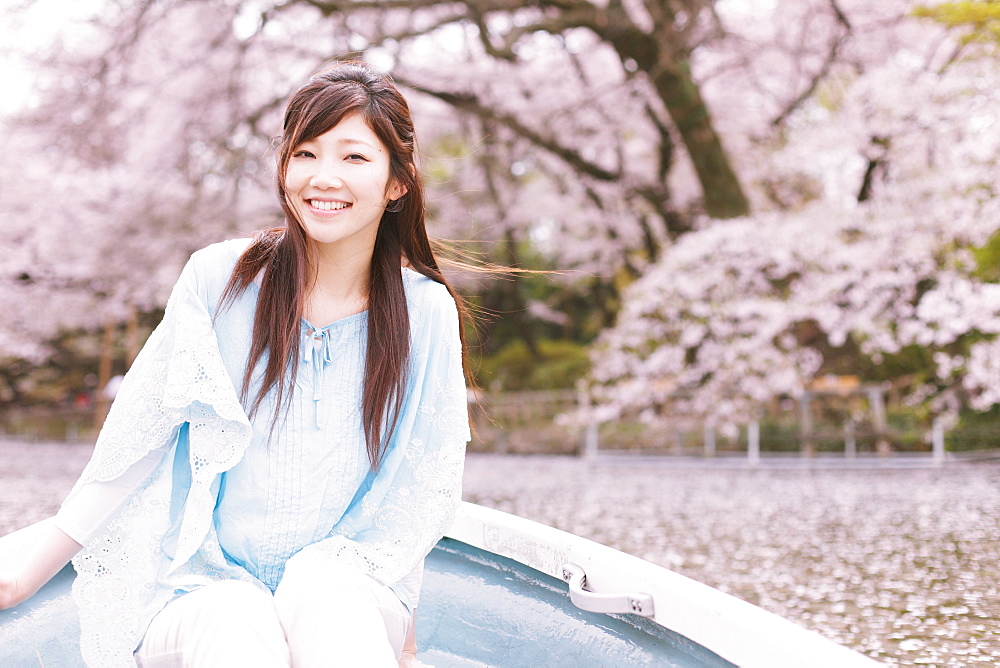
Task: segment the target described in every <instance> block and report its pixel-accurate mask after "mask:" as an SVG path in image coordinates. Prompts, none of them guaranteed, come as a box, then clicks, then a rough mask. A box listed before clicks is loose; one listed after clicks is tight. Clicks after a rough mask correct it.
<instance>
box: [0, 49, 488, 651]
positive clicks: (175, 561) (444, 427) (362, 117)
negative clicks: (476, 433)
mask: <svg viewBox="0 0 1000 668" xmlns="http://www.w3.org/2000/svg"><path fill="white" fill-rule="evenodd" d="M414 146H415V142H414V133H413V124H412V119H411V117H410V113H409V109H408V107H407V104H406V101H405V100H404V99H403V97H402V96H401V95H400V93H399V91H398V90H397V89H396V87H395V86H394V85H393V84H392V82H391V81H390V80H389V78H388V77H387V76H386V75H384V74H382V73H380V72H377V71H375V70H373V69H371V68H370V67H368V66H366V65H363V64H358V63H347V64H340V65H336V66H334V67H331V68H330V69H328V70H326V71H323V72H320V73H319V74H317V75H315V76H314V77H313V78H312V79H310V80H309V81H308V82H307V83H306V84H305V85H304V86H303V87H302V88H300V89H299V90H298V91H297V92H296V93H295V94H294V95H293V96H292V97H291V99H290V101H289V103H288V107H287V111H286V113H285V117H284V126H283V133H282V137H281V146H280V150H279V153H278V169H277V184H276V185H277V190H278V199H279V203H280V205H281V207H282V209H283V210H284V213H285V218H286V225H285V226H284V227H282V228H276V229H271V230H264V231H262V232H260V233H259V234H258V235H257V236H256V237H255V238H254V239H253V240H245V239H244V240H233V241H227V242H224V243H220V244H215V245H213V246H210V247H209V248H206V249H203V250H201V251H199V252H197V253H195V254H194V255H193V256H192V258H191V260H190V261H189V263H188V265H187V267H185V269H184V272H183V273H182V275H181V277H180V280H179V281H178V283H177V285H176V286H175V288H174V291H173V293H172V295H171V298H170V301H169V303H168V306H167V310H166V313H165V315H164V320H163V322H162V323H161V324H160V326H159V327H158V328H157V329H156V331H155V332H154V333H153V335H152V336H151V337H150V339H149V341H148V342H147V344H146V346H145V348H144V349H143V351H142V353H141V354H140V356H139V357H138V358H137V359H136V361H135V364H134V365H133V367H132V369H131V370H130V371H129V374H128V375H127V377H126V378H125V380H124V381H123V382H122V384H121V388H120V390H119V393H118V395H117V397H116V399H115V403H114V406H113V407H112V409H111V412H110V414H109V416H108V420H107V422H106V424H105V427H104V429H103V430H102V432H101V435H100V437H99V439H98V443H97V447H96V449H95V452H94V456H93V459H92V460H91V462H90V464H88V466H87V468H86V470H85V471H84V473H83V474H82V476H81V478H80V480H79V482H78V483H77V485H76V486H75V487H74V489H73V491H72V492H71V493H70V495H69V497H68V498H67V500H66V501H65V502H64V503H63V506H62V508H61V509H60V511H59V513H58V514H57V516H56V518H55V521H54V522H51V523H48V524H47V525H46V527H45V531H44V535H43V536H41V537H40V539H39V540H38V542H37V546H36V547H33V548H32V550H31V552H30V553H27V554H25V555H23V560H22V563H23V566H21V567H18V568H16V569H15V570H14V571H12V572H2V571H0V607H9V606H11V605H17V604H18V603H19V602H20V601H23V600H25V599H26V598H28V597H30V596H31V595H32V594H33V593H34V592H35V591H37V590H38V589H39V588H40V587H41V586H42V584H44V583H45V582H46V580H48V579H49V578H50V577H52V575H53V574H55V573H57V572H58V571H59V570H60V569H61V568H62V566H63V565H64V564H65V562H66V560H67V559H69V558H70V557H71V556H72V555H73V554H74V553H76V552H77V551H79V550H80V549H81V546H82V548H83V549H82V551H80V554H79V555H78V556H77V557H76V558H75V559H74V566H75V567H76V570H77V580H76V584H75V585H74V589H75V591H76V593H77V605H78V607H79V609H80V612H81V615H80V617H81V626H82V628H81V631H82V639H81V649H82V652H83V656H84V658H85V659H86V661H87V662H88V664H89V665H94V666H102V667H104V666H118V665H121V666H126V665H134V664H133V661H137V662H138V663H139V665H146V666H152V665H155V666H173V665H178V666H180V665H183V666H220V665H240V666H268V667H271V666H286V665H292V664H294V665H297V666H325V665H329V664H330V663H331V661H332V662H335V663H338V664H345V665H364V666H396V665H397V661H399V660H400V659H401V658H402V655H403V648H404V643H405V642H406V639H407V635H408V633H410V632H411V631H412V619H413V612H414V609H415V607H416V605H417V601H418V597H419V592H420V584H421V576H422V570H423V559H424V557H425V555H427V553H428V552H429V551H430V550H431V548H432V547H433V546H434V545H435V544H436V543H437V541H438V540H439V539H440V538H441V536H442V535H443V533H444V531H445V529H446V528H447V527H448V526H449V525H450V523H451V521H452V518H453V516H454V514H455V511H456V508H457V506H458V503H459V501H460V486H461V477H462V466H463V461H464V449H465V444H466V442H467V441H468V439H469V435H470V434H469V424H468V413H467V399H466V387H465V377H464V373H463V366H464V365H463V349H464V342H463V336H462V329H461V319H462V314H463V308H462V304H461V301H460V300H459V299H458V298H457V296H456V295H455V294H454V293H453V292H452V290H451V288H450V287H449V286H448V285H447V283H446V281H445V280H444V277H443V276H442V275H441V272H440V271H439V269H438V264H437V260H436V258H435V257H434V255H433V253H432V252H431V246H430V241H429V239H428V238H427V232H426V228H425V225H424V202H423V189H422V186H421V178H420V175H419V172H418V171H417V169H416V166H415V165H416V161H415V155H414ZM390 202H391V206H390ZM240 378H242V382H241V383H240V382H235V383H234V379H240ZM109 618H115V619H120V620H131V622H132V623H128V624H123V625H114V626H113V627H112V626H111V625H107V624H102V623H101V620H106V619H109Z"/></svg>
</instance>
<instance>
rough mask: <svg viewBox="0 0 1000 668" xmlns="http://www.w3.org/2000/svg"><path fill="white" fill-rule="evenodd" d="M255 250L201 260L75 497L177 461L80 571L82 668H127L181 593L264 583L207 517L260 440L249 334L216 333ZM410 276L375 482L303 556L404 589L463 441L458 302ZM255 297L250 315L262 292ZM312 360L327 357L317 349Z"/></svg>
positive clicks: (451, 490) (446, 510) (457, 468)
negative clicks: (245, 377) (153, 460)
mask: <svg viewBox="0 0 1000 668" xmlns="http://www.w3.org/2000/svg"><path fill="white" fill-rule="evenodd" d="M246 243H247V242H246V240H238V241H231V242H224V243H222V244H216V245H214V246H210V247H208V248H206V249H204V250H202V251H199V252H198V253H195V254H194V255H193V256H192V258H191V260H190V261H189V262H188V264H187V266H186V267H185V269H184V271H183V273H182V274H181V277H180V279H179V280H178V282H177V284H176V286H175V287H174V290H173V292H172V294H171V296H170V299H169V301H168V304H167V309H166V313H165V315H164V318H163V321H162V322H161V323H160V325H159V326H158V327H157V328H156V330H155V331H154V332H153V334H152V335H151V336H150V338H149V341H148V342H147V343H146V345H145V346H144V347H143V350H142V352H141V353H140V355H139V356H138V357H137V358H136V360H135V363H134V364H133V366H132V368H131V369H130V371H129V372H128V374H127V375H126V377H125V380H124V381H123V382H122V384H121V387H120V389H119V392H118V395H117V397H116V399H115V402H114V405H113V406H112V408H111V411H110V413H109V415H108V418H107V421H106V423H105V426H104V428H103V429H102V431H101V434H100V436H99V438H98V441H97V445H96V448H95V451H94V455H93V458H92V460H91V461H90V463H89V464H88V465H87V467H86V469H85V470H84V472H83V474H82V475H81V477H80V480H79V481H78V482H77V484H76V486H75V487H74V490H73V491H72V492H71V493H70V495H69V497H68V498H67V502H66V503H71V502H72V499H73V497H74V494H75V493H76V492H77V491H78V490H79V489H80V488H82V487H83V486H85V485H88V484H89V483H94V482H98V483H99V482H106V481H110V480H115V479H116V478H118V477H119V476H121V475H122V474H123V473H124V472H126V471H127V470H129V468H130V467H131V466H132V465H133V464H135V463H136V462H138V461H139V460H141V459H143V458H144V457H146V456H147V455H148V454H149V453H151V452H152V451H154V450H156V449H162V450H164V452H166V453H168V454H167V456H165V457H164V459H163V461H162V463H161V464H160V465H159V466H158V467H157V469H156V471H155V472H154V474H153V475H152V477H151V478H150V479H149V480H148V481H147V482H145V483H144V484H143V485H141V486H140V488H139V489H138V491H137V492H136V493H135V494H134V495H133V496H132V498H131V499H130V500H129V501H128V502H127V503H126V504H125V505H124V507H123V509H122V510H121V511H120V512H118V513H117V515H116V516H114V518H113V519H112V520H111V521H110V523H109V524H108V525H107V527H106V529H105V530H103V531H100V532H98V534H97V535H96V537H94V538H92V539H90V540H88V542H87V544H86V545H85V546H84V549H83V550H82V551H81V552H80V553H79V554H78V555H77V557H76V558H75V559H74V560H73V564H74V566H75V567H76V570H77V578H76V581H75V584H74V586H73V593H74V598H75V600H76V602H77V605H78V607H79V610H80V620H81V631H82V637H81V650H82V653H83V656H84V659H85V661H86V662H87V664H88V665H91V666H100V667H101V668H110V667H114V666H132V665H134V661H133V658H132V652H133V650H134V649H135V647H136V646H137V644H138V642H139V641H140V640H141V637H142V634H143V633H144V632H145V628H146V626H147V625H148V623H149V621H150V620H151V618H152V616H153V615H155V613H156V612H157V611H159V610H160V609H161V608H162V606H163V605H165V604H166V603H167V602H168V601H169V600H170V599H171V598H173V597H174V596H176V595H177V594H179V593H183V592H185V591H190V590H191V589H194V588H196V587H198V586H200V585H203V584H207V583H209V582H212V581H215V580H219V579H240V580H245V581H248V582H252V583H254V584H256V585H258V586H261V587H264V586H266V585H265V583H262V582H261V581H260V580H259V579H258V578H256V577H254V576H253V575H251V574H250V573H249V572H248V571H247V570H246V569H245V568H243V567H242V566H241V565H240V564H239V563H236V562H234V561H233V559H232V558H230V559H227V557H226V555H227V552H225V551H224V550H223V546H222V545H220V541H219V537H218V534H217V531H216V528H215V522H216V521H217V519H218V517H217V516H216V515H215V513H214V509H215V508H216V504H217V501H219V489H220V484H219V481H220V477H221V475H222V474H223V473H224V472H226V471H229V470H230V469H232V468H233V467H234V466H236V465H237V464H238V463H239V462H240V461H241V459H242V458H243V457H244V455H245V453H246V452H247V449H248V448H253V447H261V446H260V443H261V441H262V439H263V437H262V436H261V434H260V433H259V432H260V431H261V428H258V429H257V430H256V432H255V429H254V426H253V425H252V424H251V422H250V420H248V418H247V415H246V412H245V410H244V408H243V406H242V405H241V403H240V400H239V398H238V395H237V391H236V389H235V387H234V382H233V380H232V378H233V375H234V373H233V368H232V367H233V366H234V364H233V362H232V350H231V349H230V348H227V346H237V347H238V346H244V347H245V345H246V343H247V341H248V340H249V334H248V333H247V334H246V335H245V336H242V337H233V336H232V335H231V333H230V334H226V336H221V335H220V332H221V331H223V329H222V328H220V326H219V321H220V319H221V318H226V317H230V316H229V315H228V311H223V312H222V313H220V314H216V313H215V307H216V305H217V303H218V296H219V295H220V294H221V291H222V287H223V286H224V285H225V280H226V279H227V278H228V276H229V273H230V271H231V270H232V267H233V265H234V263H235V261H236V258H237V257H238V256H239V254H240V253H241V252H242V250H243V248H245V246H246ZM403 276H404V285H405V287H406V294H407V302H408V306H409V310H410V322H411V353H410V355H411V364H410V371H409V377H408V391H407V392H408V393H407V397H406V399H405V401H404V406H403V410H402V412H401V418H400V421H399V423H398V425H397V428H396V430H395V432H394V434H393V438H392V440H391V441H390V443H389V445H388V449H387V451H386V454H385V457H384V460H383V463H382V465H381V467H380V469H379V471H378V473H377V474H371V473H370V474H368V475H367V476H365V477H364V480H363V481H362V484H361V485H359V487H358V489H356V490H349V493H348V494H347V496H346V498H347V499H348V500H349V504H348V505H347V507H346V509H345V510H344V511H343V513H342V515H340V516H339V519H336V521H335V522H334V523H333V524H332V526H330V527H329V529H328V530H326V529H324V530H323V532H322V534H323V535H322V536H320V538H319V539H318V540H315V541H314V542H311V543H310V544H308V545H306V546H305V547H303V548H302V549H301V550H298V551H297V553H296V556H297V554H306V555H310V558H311V557H312V556H317V555H318V556H320V557H321V558H325V559H334V560H338V561H341V562H346V563H349V564H352V565H354V566H356V567H358V568H360V569H362V570H364V571H365V572H367V573H369V574H370V575H372V576H373V577H375V578H376V579H377V580H379V581H380V582H383V583H385V584H388V585H392V584H393V583H398V582H399V581H400V580H401V579H403V578H404V576H406V575H407V574H408V573H409V572H410V571H411V570H412V569H413V568H414V566H415V565H417V564H418V563H419V562H420V560H421V559H422V558H423V557H424V556H425V555H426V554H427V553H428V552H429V551H430V549H431V548H432V547H433V546H434V544H435V543H436V542H437V541H438V540H439V539H440V537H441V535H443V533H444V531H445V530H447V528H448V526H449V525H450V523H451V521H452V519H453V517H454V512H455V509H456V508H457V505H458V502H459V501H460V498H461V476H462V465H463V460H464V452H465V444H466V442H467V441H468V440H469V437H470V434H469V426H468V411H467V398H466V388H465V382H464V377H463V374H462V360H461V344H460V340H459V335H458V318H457V311H456V309H455V303H454V301H453V300H452V299H451V297H450V296H449V295H448V293H447V291H446V290H445V289H444V287H443V286H441V285H440V284H438V283H436V282H434V281H432V280H430V279H427V278H426V277H423V276H420V275H419V274H416V273H415V272H413V271H410V270H407V269H404V270H403ZM254 289H255V287H254V286H252V287H251V290H254ZM248 292H249V291H248ZM246 298H247V297H245V298H244V301H245V299H246ZM249 298H250V304H249V308H251V309H252V306H253V303H254V301H255V293H254V295H250V297H249ZM236 308H237V310H238V309H239V308H241V307H239V306H238V305H237V307H236ZM242 308H244V309H245V308H248V306H247V305H246V304H244V305H243V307H242ZM237 315H238V314H237ZM213 317H215V318H216V320H214V321H213ZM245 319H246V318H245V316H244V320H245ZM306 331H307V330H306ZM362 331H364V329H363V328H362ZM307 333H308V334H309V335H314V334H317V332H316V331H307ZM234 338H235V339H239V340H238V341H236V342H234ZM240 350H242V349H240ZM223 351H225V354H224V352H223ZM310 352H313V353H314V354H316V353H320V352H323V351H320V350H319V344H317V348H316V351H310ZM326 354H327V355H329V354H330V353H329V351H326ZM307 357H309V355H307ZM245 359H246V358H245V357H243V360H244V361H245ZM226 360H228V361H229V368H227V365H226ZM327 361H328V360H327ZM244 363H245V362H244ZM317 369H319V373H320V374H322V366H319V367H317ZM300 373H303V371H301V370H300ZM311 399H313V397H310V400H311ZM316 399H318V400H321V401H323V402H327V401H328V399H327V398H322V399H320V397H318V396H317V397H316ZM334 401H336V399H334ZM316 410H319V407H318V404H317V408H316ZM264 412H266V411H264ZM317 426H318V422H317ZM357 428H358V429H360V422H359V421H358V425H357ZM263 440H264V441H266V439H263ZM270 447H272V448H273V447H281V444H280V443H279V444H273V443H272V445H271V446H270ZM251 452H255V451H251ZM337 512H340V510H339V509H338V510H337Z"/></svg>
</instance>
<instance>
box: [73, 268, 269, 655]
mask: <svg viewBox="0 0 1000 668" xmlns="http://www.w3.org/2000/svg"><path fill="white" fill-rule="evenodd" d="M196 255H197V254H196ZM204 293H205V291H204V290H203V289H202V288H201V287H200V286H199V277H198V268H197V262H196V261H195V259H194V258H193V259H192V261H191V262H189V263H188V265H187V266H186V267H185V269H184V272H183V273H182V274H181V277H180V279H179V280H178V282H177V284H176V286H175V287H174V290H173V292H172V293H171V296H170V299H169V301H168V303H167V309H166V313H165V315H164V318H163V321H162V322H161V323H160V325H159V326H158V327H157V328H156V330H155V331H154V332H153V334H152V335H151V336H150V338H149V340H148V341H147V342H146V345H145V346H144V347H143V349H142V351H141V353H140V354H139V356H138V357H137V358H136V360H135V362H134V363H133V365H132V368H131V369H130V370H129V372H128V374H126V376H125V379H124V380H123V381H122V384H121V387H120V389H119V391H118V394H117V396H116V398H115V402H114V404H113V405H112V407H111V411H110V412H109V414H108V418H107V420H106V421H105V424H104V427H103V429H102V430H101V433H100V436H99V437H98V440H97V445H96V446H95V449H94V455H93V457H92V459H91V461H90V463H89V464H88V465H87V467H86V468H85V469H84V471H83V473H82V475H81V477H80V480H79V481H78V482H77V484H76V486H75V487H74V489H73V491H71V492H70V495H69V497H67V500H70V499H72V498H73V496H74V494H75V493H76V492H77V490H79V489H81V488H82V487H83V486H85V485H87V484H89V483H92V482H105V481H109V480H115V479H117V478H118V477H119V476H121V475H122V474H123V473H125V472H126V471H127V470H128V469H129V468H130V467H131V466H132V465H134V464H135V463H136V462H138V461H140V460H141V459H143V458H144V457H145V456H146V455H147V454H149V453H150V452H152V451H154V450H156V449H159V448H167V449H168V450H169V449H170V448H172V447H173V444H174V443H175V442H176V439H177V436H178V434H179V433H180V429H181V426H182V425H183V424H185V423H187V424H188V429H187V438H188V442H189V448H190V461H189V464H190V467H189V468H190V476H191V480H190V487H189V488H188V490H187V499H186V503H185V504H184V508H183V514H182V516H181V517H179V518H178V520H177V521H178V522H179V528H180V530H179V536H180V537H179V539H178V541H177V547H176V551H175V553H174V554H173V555H172V556H173V560H172V563H173V565H174V566H175V567H176V566H179V565H182V564H184V563H185V562H186V561H187V560H188V559H189V558H190V557H191V556H192V555H193V554H194V553H195V552H197V551H198V549H199V548H200V547H201V545H202V544H203V542H204V539H205V537H206V535H207V534H208V532H209V530H210V528H211V521H212V507H213V505H214V501H215V499H214V496H213V493H212V489H211V485H212V481H213V480H214V478H215V476H216V475H217V474H218V473H219V472H221V471H224V470H226V469H228V468H230V467H231V466H233V465H234V464H235V463H236V461H238V460H239V458H240V457H241V456H242V453H243V451H244V450H245V448H246V446H247V443H248V442H249V439H250V423H249V421H248V420H247V417H246V415H245V413H244V411H243V409H242V406H241V405H240V403H239V400H238V398H237V396H236V391H235V389H234V388H233V385H232V382H231V381H230V378H229V375H228V373H227V371H226V368H225V365H224V363H223V361H222V358H221V353H220V351H219V348H218V341H217V340H216V337H215V332H214V330H213V328H212V321H211V317H210V315H209V312H208V309H207V307H206V304H205V301H204ZM172 459H173V457H172V456H168V457H165V458H164V461H163V463H162V464H161V465H160V466H159V467H158V470H157V471H155V472H154V473H153V475H152V477H151V479H150V480H149V481H147V482H146V483H144V485H143V486H141V487H140V489H138V490H137V491H136V493H135V494H134V495H133V496H132V498H131V500H129V501H127V502H126V503H125V505H124V507H123V508H122V510H121V511H120V512H118V513H117V515H116V516H114V517H113V518H111V519H110V521H109V522H108V524H107V526H106V527H105V528H104V529H103V530H101V531H99V532H98V533H97V535H96V536H94V537H93V538H92V539H91V540H89V541H88V543H87V545H85V546H84V549H83V550H82V551H81V552H80V553H79V554H78V555H77V556H76V557H75V558H74V559H73V565H74V567H75V568H76V571H77V578H76V581H75V582H74V585H73V594H74V599H75V600H76V603H77V606H78V607H79V610H80V622H81V642H80V645H81V651H82V653H83V656H84V658H85V660H86V662H87V664H88V665H92V666H102V667H106V666H119V665H121V666H125V665H134V661H133V660H132V650H133V649H134V648H135V646H136V644H137V642H138V640H139V638H140V634H141V633H142V632H143V630H144V628H143V621H144V611H145V610H146V609H147V607H148V606H149V605H150V602H151V601H152V600H153V596H154V595H155V593H156V585H155V582H156V580H157V578H158V577H162V576H163V572H162V567H163V565H164V564H165V563H166V562H165V561H164V556H163V549H162V547H161V544H162V540H163V537H164V535H165V533H166V532H167V530H168V529H169V528H170V525H171V518H170V499H171V475H172V470H171V463H172ZM168 574H169V572H168ZM107 620H117V621H116V623H115V624H109V623H108V621H107ZM145 621H148V620H145Z"/></svg>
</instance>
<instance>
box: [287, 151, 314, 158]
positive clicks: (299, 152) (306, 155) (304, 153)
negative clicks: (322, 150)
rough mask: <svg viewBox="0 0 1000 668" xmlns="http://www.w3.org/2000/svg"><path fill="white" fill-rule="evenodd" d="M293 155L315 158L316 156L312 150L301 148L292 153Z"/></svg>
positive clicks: (294, 156)
mask: <svg viewBox="0 0 1000 668" xmlns="http://www.w3.org/2000/svg"><path fill="white" fill-rule="evenodd" d="M292 157H293V158H315V157H316V156H315V155H313V153H312V152H311V151H306V150H299V151H296V152H295V153H292Z"/></svg>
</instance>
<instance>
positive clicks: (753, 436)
mask: <svg viewBox="0 0 1000 668" xmlns="http://www.w3.org/2000/svg"><path fill="white" fill-rule="evenodd" d="M586 414H587V407H586V406H584V405H582V404H581V403H580V395H579V394H578V393H577V392H575V391H572V390H563V391H547V392H504V393H481V394H479V395H478V396H477V397H476V400H475V401H473V402H471V403H470V415H471V417H472V422H473V433H474V435H473V441H472V443H471V444H470V450H471V451H473V452H495V453H510V454H563V455H584V456H595V455H597V454H614V453H619V454H625V453H628V454H636V455H674V456H687V457H718V458H723V457H729V458H738V457H744V458H746V459H747V461H748V462H750V463H751V464H756V463H759V462H760V461H761V460H762V459H764V458H768V457H774V456H777V455H781V454H785V455H796V454H802V453H803V451H804V448H805V443H804V442H803V432H802V429H801V425H800V424H799V420H798V419H797V418H798V412H797V411H795V410H790V411H786V412H785V414H784V415H777V416H770V417H767V418H764V419H762V420H760V421H757V422H752V423H750V424H745V425H742V426H741V428H740V429H739V433H738V434H736V435H731V434H728V435H727V434H723V433H721V432H720V431H719V430H717V429H715V428H714V427H713V425H711V424H710V423H705V422H703V421H700V420H697V419H695V418H692V417H690V416H684V415H677V416H675V417H674V418H671V419H669V420H666V421H664V422H662V423H660V424H645V423H643V422H642V421H640V420H638V419H635V420H629V419H622V420H616V421H613V422H604V423H601V424H593V423H591V424H590V425H589V426H588V425H587V424H586V421H584V420H578V419H577V420H572V419H564V418H565V416H568V415H575V416H577V417H579V416H580V415H586ZM94 417H95V409H94V408H93V407H90V408H84V409H79V408H68V407H67V408H60V409H52V408H40V407H39V408H16V409H8V410H6V411H4V412H3V413H0V437H3V438H7V439H19V440H28V441H70V442H87V441H90V442H93V441H94V440H95V439H96V436H97V431H96V428H95V426H94V424H95V419H94ZM890 422H891V421H890ZM810 427H811V431H810V432H809V434H808V437H809V439H810V443H811V444H812V446H813V451H812V452H807V453H806V454H810V455H816V456H819V457H831V456H833V457H842V458H845V459H852V458H865V457H872V456H876V455H878V454H880V453H879V449H878V443H879V441H880V439H886V438H888V440H889V442H890V444H891V454H892V455H900V454H904V455H923V456H927V457H930V458H933V459H934V460H936V461H941V460H943V459H944V458H946V457H948V456H950V455H951V453H953V452H955V451H962V452H963V453H968V454H967V455H966V456H968V458H970V459H971V458H975V457H976V453H980V455H981V456H984V457H985V456H996V455H997V454H1000V447H998V446H1000V421H998V423H997V424H996V425H995V426H988V427H983V426H979V427H977V428H975V429H964V430H959V431H955V432H948V431H946V430H945V428H944V425H943V424H942V423H941V422H936V423H935V424H934V425H932V426H931V427H930V428H927V427H926V426H925V427H923V428H921V427H919V426H917V425H904V426H894V425H892V424H891V423H890V424H889V426H888V427H887V428H884V429H883V430H882V431H878V430H876V429H875V428H874V427H873V425H871V424H867V423H865V422H863V421H854V420H850V419H847V420H844V421H842V422H837V421H834V420H829V419H827V420H823V419H815V418H814V419H813V420H812V422H811V424H810ZM881 454H885V453H881Z"/></svg>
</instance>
